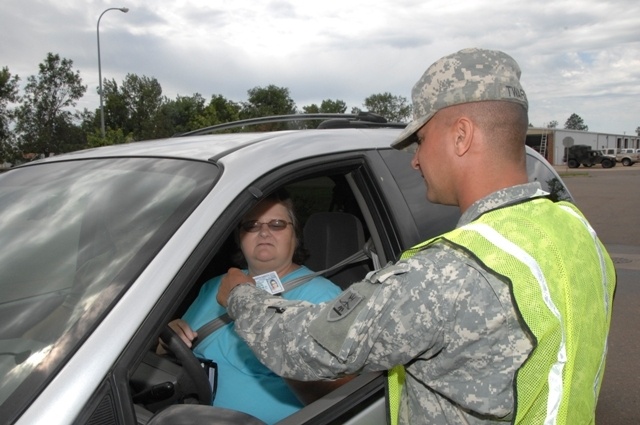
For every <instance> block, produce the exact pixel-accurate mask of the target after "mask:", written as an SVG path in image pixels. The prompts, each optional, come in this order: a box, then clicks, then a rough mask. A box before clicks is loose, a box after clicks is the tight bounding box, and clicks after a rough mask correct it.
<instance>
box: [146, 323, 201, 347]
mask: <svg viewBox="0 0 640 425" xmlns="http://www.w3.org/2000/svg"><path fill="white" fill-rule="evenodd" d="M169 327H170V328H171V329H173V331H174V332H175V333H177V334H178V336H179V337H180V339H181V340H182V342H184V343H185V344H186V346H187V347H189V348H191V346H192V345H193V340H194V339H196V338H197V337H198V333H197V332H196V331H194V330H193V329H191V326H189V324H188V323H187V322H185V321H184V320H182V319H176V320H172V321H171V322H169ZM156 353H157V354H160V355H162V354H166V353H167V346H166V344H165V343H164V342H163V341H162V339H160V343H159V344H158V348H157V349H156Z"/></svg>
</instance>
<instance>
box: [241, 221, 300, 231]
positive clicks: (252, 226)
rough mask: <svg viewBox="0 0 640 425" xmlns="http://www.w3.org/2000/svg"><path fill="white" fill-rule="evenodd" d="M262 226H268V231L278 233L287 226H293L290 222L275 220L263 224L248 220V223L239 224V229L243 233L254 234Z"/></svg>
mask: <svg viewBox="0 0 640 425" xmlns="http://www.w3.org/2000/svg"><path fill="white" fill-rule="evenodd" d="M263 224H266V225H267V226H269V230H272V231H274V232H279V231H281V230H284V229H286V228H287V225H288V224H291V225H293V223H291V222H290V221H284V220H277V219H276V220H271V221H269V222H266V223H263V222H262V221H258V220H249V221H245V222H244V223H240V228H241V229H242V230H244V231H245V232H249V233H255V232H259V231H260V230H261V229H262V225H263Z"/></svg>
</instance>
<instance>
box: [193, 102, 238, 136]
mask: <svg viewBox="0 0 640 425" xmlns="http://www.w3.org/2000/svg"><path fill="white" fill-rule="evenodd" d="M241 109H242V107H241V106H240V104H238V103H236V102H233V101H231V100H228V99H226V98H225V97H224V96H222V95H220V94H214V95H212V96H211V100H209V104H208V105H207V106H206V107H205V108H204V111H203V112H202V114H200V115H199V116H197V117H196V120H195V121H194V129H198V128H205V127H211V126H213V125H217V124H224V123H227V122H233V121H237V120H239V119H240V110H241ZM238 131H240V130H239V129H237V128H236V129H229V130H225V132H238Z"/></svg>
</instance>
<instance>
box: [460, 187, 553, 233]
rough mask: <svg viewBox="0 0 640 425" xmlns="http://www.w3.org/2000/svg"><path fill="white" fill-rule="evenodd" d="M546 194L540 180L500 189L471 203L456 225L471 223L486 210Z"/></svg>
mask: <svg viewBox="0 0 640 425" xmlns="http://www.w3.org/2000/svg"><path fill="white" fill-rule="evenodd" d="M547 195H549V192H545V191H544V190H542V187H541V186H540V182H531V183H525V184H520V185H517V186H511V187H507V188H505V189H500V190H498V191H496V192H493V193H491V194H489V195H487V196H485V197H484V198H482V199H479V200H477V201H476V202H474V203H473V204H471V206H470V207H469V208H468V209H467V210H466V211H465V212H464V214H462V217H460V220H458V225H457V226H456V227H461V226H464V225H465V224H468V223H471V222H472V221H473V220H475V219H476V218H478V217H480V215H482V214H484V213H486V212H487V211H491V210H495V209H497V208H500V207H504V206H506V205H509V204H515V203H519V202H521V201H524V200H527V199H533V198H539V197H541V196H547Z"/></svg>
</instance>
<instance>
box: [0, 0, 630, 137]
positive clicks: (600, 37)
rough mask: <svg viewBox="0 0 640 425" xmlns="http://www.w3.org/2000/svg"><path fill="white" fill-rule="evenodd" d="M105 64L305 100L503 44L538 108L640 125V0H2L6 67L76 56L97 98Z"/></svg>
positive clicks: (180, 85)
mask: <svg viewBox="0 0 640 425" xmlns="http://www.w3.org/2000/svg"><path fill="white" fill-rule="evenodd" d="M112 7H117V8H120V7H127V8H129V9H130V10H129V12H128V13H126V14H125V13H122V12H120V11H118V10H111V11H109V12H107V13H105V14H104V15H103V16H102V19H101V21H100V53H101V55H100V56H101V61H102V76H103V78H107V79H115V80H116V82H118V83H121V82H122V81H123V79H124V77H125V76H126V75H127V74H128V73H131V74H136V75H139V76H143V75H144V76H147V77H154V78H156V79H157V80H158V82H159V83H160V84H161V86H162V88H163V93H164V95H166V96H168V97H169V98H175V97H176V95H182V96H190V95H192V94H194V93H200V94H201V95H203V96H204V97H205V98H206V99H209V98H210V97H211V96H212V95H217V94H221V95H223V96H224V97H226V98H227V99H229V100H234V101H244V100H246V98H247V90H248V89H251V88H253V87H257V86H261V87H263V86H267V85H269V84H275V85H277V86H281V87H287V88H288V89H289V91H290V94H291V97H292V98H293V99H294V100H295V102H296V105H297V106H298V108H302V106H305V105H309V104H311V103H316V104H319V103H320V102H321V101H322V100H323V99H334V100H335V99H341V100H344V101H345V102H346V103H347V105H348V106H349V109H351V107H353V106H357V107H362V102H363V100H364V99H365V98H366V97H367V96H369V95H371V94H374V93H382V92H390V93H392V94H394V95H399V96H404V97H406V98H410V92H411V87H412V86H413V84H414V83H415V81H417V79H418V78H419V77H420V75H421V74H422V73H423V72H424V70H425V69H426V68H427V67H428V66H429V65H430V64H431V63H432V62H434V61H435V60H437V59H438V58H440V57H441V56H444V55H446V54H449V53H452V52H455V51H457V50H460V49H462V48H466V47H484V48H491V49H500V50H503V51H505V52H507V53H508V54H510V55H511V56H513V57H514V58H515V59H516V60H517V61H518V63H519V64H520V67H521V68H522V72H523V74H522V84H523V86H524V88H525V90H526V92H527V95H528V97H529V102H530V106H529V107H530V113H529V115H530V121H531V123H533V125H535V126H546V125H547V123H549V122H550V121H553V120H556V121H558V122H559V124H560V127H563V126H564V123H565V121H566V120H567V118H568V117H569V116H570V115H571V114H572V113H576V114H578V115H580V116H581V117H582V118H583V120H584V122H585V124H587V125H588V126H589V130H591V131H596V132H603V133H605V132H606V133H616V134H625V133H626V134H635V130H636V128H637V127H638V126H640V105H639V100H640V2H639V1H638V0H610V1H606V2H605V1H603V0H571V1H567V0H535V1H532V0H526V1H524V0H459V1H443V0H440V1H435V0H433V1H432V0H377V1H375V0H374V1H371V0H369V1H364V0H298V1H293V0H273V1H269V0H263V1H258V0H253V1H250V0H229V1H220V0H217V1H216V0H171V1H170V0H118V1H117V2H114V1H109V0H105V1H94V0H55V1H54V0H3V2H2V12H0V28H1V29H2V42H1V43H0V67H4V66H7V67H8V68H9V71H10V72H11V73H12V74H14V75H15V74H17V75H19V76H20V77H21V79H22V81H23V82H24V80H26V78H27V77H28V76H30V75H37V73H38V65H39V64H40V63H42V62H43V61H44V59H45V58H46V56H47V53H49V52H51V53H56V54H59V55H60V56H61V57H63V58H66V59H70V60H72V61H73V67H74V69H75V70H77V71H80V75H81V77H82V79H83V83H84V84H85V85H87V86H88V90H87V93H86V94H85V96H84V97H83V98H82V100H81V101H80V102H79V104H78V105H77V107H78V109H84V108H88V109H90V110H95V109H96V108H97V107H98V105H99V97H98V94H97V87H98V82H99V78H98V54H97V37H96V26H97V21H98V17H99V16H100V14H101V13H102V12H103V11H104V10H106V9H107V8H112Z"/></svg>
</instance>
